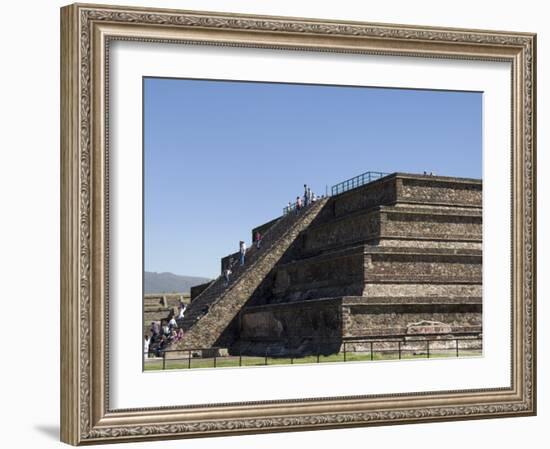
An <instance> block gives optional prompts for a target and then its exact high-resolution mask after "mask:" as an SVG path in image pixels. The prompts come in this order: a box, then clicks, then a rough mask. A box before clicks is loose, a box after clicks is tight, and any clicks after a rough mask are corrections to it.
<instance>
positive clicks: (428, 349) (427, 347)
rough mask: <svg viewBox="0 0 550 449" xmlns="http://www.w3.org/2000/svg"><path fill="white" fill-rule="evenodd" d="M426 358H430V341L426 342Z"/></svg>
mask: <svg viewBox="0 0 550 449" xmlns="http://www.w3.org/2000/svg"><path fill="white" fill-rule="evenodd" d="M426 357H427V358H428V359H429V358H430V340H426Z"/></svg>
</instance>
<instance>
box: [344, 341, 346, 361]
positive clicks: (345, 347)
mask: <svg viewBox="0 0 550 449" xmlns="http://www.w3.org/2000/svg"><path fill="white" fill-rule="evenodd" d="M345 361H346V342H344V362H345Z"/></svg>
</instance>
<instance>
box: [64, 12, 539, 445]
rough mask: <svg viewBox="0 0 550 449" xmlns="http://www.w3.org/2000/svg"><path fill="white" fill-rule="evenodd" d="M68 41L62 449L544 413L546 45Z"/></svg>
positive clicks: (290, 29) (374, 33) (392, 31)
mask: <svg viewBox="0 0 550 449" xmlns="http://www.w3.org/2000/svg"><path fill="white" fill-rule="evenodd" d="M61 34H62V46H61V57H62V70H61V88H62V89H61V111H62V116H61V118H62V120H61V123H62V129H61V137H62V138H61V164H62V165H61V172H62V198H61V210H62V247H61V260H62V270H61V272H62V277H61V287H62V288H61V292H62V297H61V309H62V335H61V354H62V375H61V386H62V397H61V410H62V412H61V415H62V416H61V424H62V425H61V429H62V431H61V438H62V440H63V441H65V442H67V443H70V444H74V445H78V444H85V443H103V442H119V441H136V440H151V439H166V438H188V437H189V438H191V437H199V436H215V435H231V434H243V433H258V432H275V431H297V430H313V429H324V428H337V427H351V426H368V425H382V424H401V423H412V422H429V421H441V420H453V419H454V420H456V419H479V418H491V417H504V416H521V415H533V414H535V413H536V376H535V374H536V369H535V363H536V342H535V335H536V332H535V324H536V319H535V318H536V317H535V311H536V309H535V287H534V286H535V274H536V271H535V243H536V240H535V194H536V190H535V165H536V161H535V149H536V148H535V145H536V139H535V137H536V132H535V89H536V63H535V61H536V59H535V57H536V56H535V55H536V39H535V38H536V36H535V35H533V34H529V33H517V32H503V31H485V30H467V29H447V28H433V27H422V26H408V25H407V26H405V25H387V24H372V23H360V22H346V23H343V22H337V21H329V20H315V19H302V18H289V17H263V16H262V17H260V16H247V15H237V14H227V13H211V12H192V11H174V10H159V9H143V8H131V7H115V6H99V5H81V4H76V5H71V6H67V7H64V8H62V10H61Z"/></svg>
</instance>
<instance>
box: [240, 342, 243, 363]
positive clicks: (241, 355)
mask: <svg viewBox="0 0 550 449" xmlns="http://www.w3.org/2000/svg"><path fill="white" fill-rule="evenodd" d="M239 366H243V348H242V347H241V346H239Z"/></svg>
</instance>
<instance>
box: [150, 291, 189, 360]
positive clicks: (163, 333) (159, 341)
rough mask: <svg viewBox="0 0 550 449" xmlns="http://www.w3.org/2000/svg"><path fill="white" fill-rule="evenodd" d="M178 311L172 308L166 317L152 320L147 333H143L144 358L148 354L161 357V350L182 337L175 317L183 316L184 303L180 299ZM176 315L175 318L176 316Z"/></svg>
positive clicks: (185, 307)
mask: <svg viewBox="0 0 550 449" xmlns="http://www.w3.org/2000/svg"><path fill="white" fill-rule="evenodd" d="M178 309H179V312H178V313H177V315H176V310H175V309H174V310H172V312H171V313H170V315H169V316H168V318H166V319H163V320H161V321H160V322H159V321H152V322H151V327H150V329H149V332H150V333H149V335H147V334H145V335H144V341H143V354H144V356H145V358H149V357H150V356H154V357H161V356H162V352H163V351H164V350H165V349H166V348H167V347H168V346H169V345H171V344H173V343H177V342H178V341H180V340H182V339H183V336H184V332H183V329H181V328H179V327H178V322H177V319H181V318H183V317H184V316H185V310H186V309H187V306H186V304H184V303H183V301H180V304H179V306H178ZM176 317H177V318H176Z"/></svg>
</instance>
